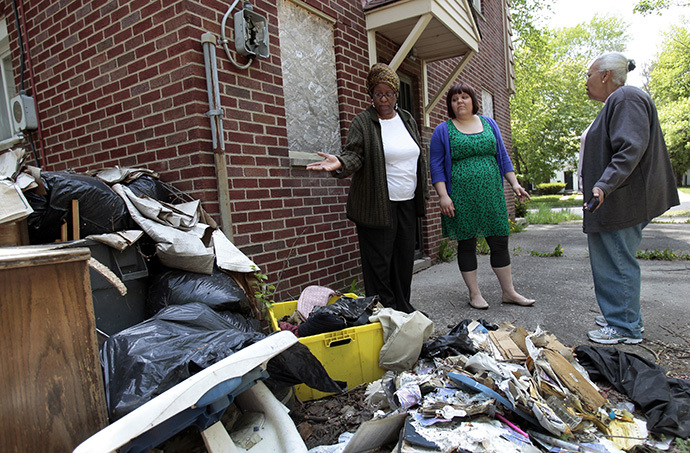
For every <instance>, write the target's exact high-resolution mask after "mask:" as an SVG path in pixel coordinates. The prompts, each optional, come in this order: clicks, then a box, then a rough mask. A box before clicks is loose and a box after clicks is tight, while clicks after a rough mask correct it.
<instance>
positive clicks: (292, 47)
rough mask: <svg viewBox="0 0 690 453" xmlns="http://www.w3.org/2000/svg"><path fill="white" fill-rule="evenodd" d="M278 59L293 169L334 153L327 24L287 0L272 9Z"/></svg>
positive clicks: (336, 136) (336, 139)
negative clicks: (321, 154) (276, 24)
mask: <svg viewBox="0 0 690 453" xmlns="http://www.w3.org/2000/svg"><path fill="white" fill-rule="evenodd" d="M278 5H279V8H278V20H279V29H280V32H279V35H280V54H281V64H282V70H283V91H284V94H285V112H286V120H287V135H288V149H289V152H290V158H291V163H292V164H293V165H304V164H306V163H307V162H313V161H314V160H315V159H318V156H316V155H315V153H317V152H319V151H321V152H326V153H330V154H333V153H337V152H338V151H339V149H340V130H339V122H338V87H337V84H336V70H335V52H334V38H333V22H331V21H329V20H327V18H324V17H320V16H319V15H317V14H315V13H313V12H311V11H308V10H307V9H305V8H302V7H301V6H299V5H298V4H295V3H293V2H291V1H288V0H282V1H279V3H278Z"/></svg>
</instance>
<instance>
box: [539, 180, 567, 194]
mask: <svg viewBox="0 0 690 453" xmlns="http://www.w3.org/2000/svg"><path fill="white" fill-rule="evenodd" d="M563 189H565V183H564V182H543V183H541V184H537V190H539V191H540V192H542V193H545V194H547V195H553V194H557V193H559V192H561V191H562V190H563Z"/></svg>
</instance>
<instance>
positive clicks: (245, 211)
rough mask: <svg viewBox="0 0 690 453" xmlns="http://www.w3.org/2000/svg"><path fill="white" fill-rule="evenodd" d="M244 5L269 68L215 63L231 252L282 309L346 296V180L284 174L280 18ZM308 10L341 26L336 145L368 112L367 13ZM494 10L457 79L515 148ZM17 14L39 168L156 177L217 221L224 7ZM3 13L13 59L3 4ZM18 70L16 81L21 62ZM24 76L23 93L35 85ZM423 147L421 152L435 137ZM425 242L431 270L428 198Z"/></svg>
mask: <svg viewBox="0 0 690 453" xmlns="http://www.w3.org/2000/svg"><path fill="white" fill-rule="evenodd" d="M252 3H253V5H254V9H255V11H257V12H259V13H260V14H262V15H265V16H267V18H268V21H269V32H270V53H271V56H270V57H269V58H267V59H257V60H256V61H255V62H254V63H253V64H252V65H251V66H249V68H248V69H238V68H237V67H235V66H234V65H233V64H232V63H231V62H230V61H229V60H228V58H227V57H226V55H225V52H224V51H223V49H222V48H221V47H219V48H218V50H217V52H218V67H219V81H220V85H221V92H222V96H221V103H222V106H223V108H224V120H223V127H224V131H225V143H226V163H227V171H228V175H229V189H230V193H229V194H230V200H231V206H230V208H231V212H232V224H233V240H234V243H235V244H236V245H237V246H238V247H239V248H240V249H241V250H242V251H243V252H244V253H245V254H247V256H249V257H250V258H251V259H252V260H254V262H256V263H257V264H258V265H259V266H261V268H262V270H263V272H264V273H267V274H268V276H269V280H270V281H271V282H272V283H274V284H275V285H276V286H277V294H276V300H285V299H291V298H296V297H298V295H299V293H300V292H301V290H302V289H303V288H304V287H305V286H307V285H310V284H318V285H325V286H329V287H331V288H334V289H341V290H346V289H349V286H350V284H351V282H352V281H353V280H358V281H359V284H360V286H361V285H362V283H361V273H360V271H359V251H358V246H357V238H356V233H355V229H354V225H353V224H352V222H350V221H349V220H347V219H346V217H345V201H346V198H347V192H348V186H349V180H344V181H343V180H336V179H333V178H331V177H329V176H328V175H323V174H314V173H309V172H307V171H306V170H305V169H304V168H299V167H291V166H290V162H289V156H288V150H287V131H286V121H285V107H284V99H283V90H282V77H281V64H280V42H279V39H278V19H277V5H276V2H275V0H256V1H253V2H252ZM307 3H308V4H310V5H311V6H313V7H314V8H316V9H318V10H320V11H322V12H324V13H325V14H328V15H329V16H331V17H333V18H334V19H336V23H335V26H334V27H335V54H336V71H337V78H338V102H339V106H340V125H341V130H342V137H343V140H344V138H345V136H346V134H347V129H348V126H349V124H350V121H351V120H352V118H353V117H354V115H356V114H357V113H359V112H360V111H362V110H363V109H364V108H366V106H368V105H369V103H370V100H369V99H368V96H367V95H366V94H365V91H364V85H365V84H364V81H365V78H366V74H367V70H368V57H367V36H366V31H365V28H364V27H365V21H364V14H363V12H362V9H361V2H360V0H338V1H335V0H318V1H317V0H308V1H307ZM501 3H502V0H485V1H483V2H482V4H483V8H484V9H485V11H484V12H483V15H484V18H485V19H486V21H484V20H483V19H481V18H480V19H479V27H480V29H481V33H482V36H483V41H482V44H481V48H480V53H479V54H478V55H476V56H475V57H474V58H473V60H472V62H471V63H470V67H469V68H468V69H466V71H465V73H464V74H462V78H463V79H465V80H468V81H470V82H472V83H474V84H475V86H478V87H487V88H488V89H489V90H490V91H491V92H492V93H493V94H494V109H495V115H496V119H497V120H498V123H499V125H500V127H501V130H502V132H503V134H504V139H505V141H506V145H507V146H508V147H509V148H510V129H509V115H508V93H507V91H506V90H505V82H504V81H503V77H504V74H505V70H504V68H503V50H502V46H503V37H502V24H501V22H500V17H501V16H500V7H501V5H500V4H501ZM23 7H24V16H25V18H26V25H27V31H28V37H29V40H28V47H29V50H30V57H31V59H30V64H31V67H32V69H33V77H34V80H35V82H36V86H35V93H34V92H30V93H29V94H31V95H33V96H35V98H36V99H37V101H38V108H39V115H40V121H41V128H42V145H43V147H44V150H45V155H46V162H45V165H44V169H45V170H63V169H74V170H76V171H85V170H91V169H96V168H101V167H111V166H114V165H120V166H130V167H147V168H151V169H153V170H155V171H158V172H159V173H160V175H161V179H162V180H164V181H166V182H169V183H172V184H173V185H174V186H176V187H177V188H179V189H181V190H183V191H185V192H187V193H189V194H190V195H191V196H193V197H194V198H197V199H200V200H201V201H202V204H203V207H204V208H205V209H206V211H208V212H209V213H211V214H212V215H213V216H214V217H215V218H216V220H219V218H218V212H219V205H218V195H217V186H216V179H215V167H214V159H213V150H212V144H211V133H210V125H209V120H208V118H207V117H206V116H205V115H204V113H205V112H206V111H207V110H208V108H209V107H208V100H207V99H208V98H207V93H206V80H205V70H204V63H203V53H202V46H201V43H200V37H201V34H202V33H204V32H206V31H210V32H212V33H214V34H216V35H219V34H220V22H221V19H222V17H223V15H224V14H225V12H226V10H227V8H228V4H227V3H226V2H218V1H213V0H198V1H175V2H171V1H166V2H164V1H143V0H139V1H136V0H135V1H124V0H115V1H110V2H107V1H104V0H94V1H88V0H81V1H62V2H54V1H50V0H25V1H24V2H23ZM235 11H237V8H236V9H235V10H234V11H233V12H235ZM4 12H5V17H6V21H7V25H8V29H9V31H10V37H11V39H12V41H13V48H14V49H17V33H16V28H15V25H14V16H13V10H12V5H11V3H6V4H5V11H4ZM228 22H229V23H231V22H232V18H230V20H229V21H228ZM228 33H231V32H230V31H229V32H228ZM230 47H231V48H232V50H233V52H232V54H233V57H234V58H235V59H236V60H238V62H240V63H244V62H245V61H246V60H244V59H243V57H241V56H237V55H236V54H235V53H234V48H233V46H232V44H231V45H230ZM395 50H396V49H395V45H394V44H393V43H391V42H389V41H387V40H385V39H380V40H379V52H380V57H381V59H382V60H386V59H390V58H391V57H392V55H393V54H394V52H395ZM13 58H14V62H15V67H16V68H17V70H16V79H17V81H18V80H19V75H18V71H19V70H18V68H19V53H18V51H17V52H13ZM451 68H452V62H443V63H438V64H434V65H433V66H432V68H430V74H431V75H434V74H438V75H442V74H444V73H445V74H447V73H448V71H450V70H451ZM400 71H401V72H403V73H405V74H407V75H409V76H410V77H412V78H413V80H414V83H413V85H414V88H415V89H416V90H417V93H418V95H419V96H418V99H420V104H419V109H418V111H421V99H422V96H421V93H420V92H419V90H420V89H421V87H420V83H419V82H420V67H419V64H418V63H412V62H410V61H409V60H406V61H405V63H404V64H403V65H402V67H401V69H400ZM25 76H26V78H27V80H28V77H29V73H28V72H27V73H26V74H25ZM444 79H445V77H444ZM433 88H435V86H434V85H433V84H432V89H433ZM30 91H32V90H30ZM432 94H433V93H432ZM444 112H445V101H443V102H442V103H441V104H439V106H438V107H437V108H436V110H435V111H434V116H433V119H432V124H433V125H435V124H437V123H438V122H440V121H442V120H443V119H445V113H444ZM419 121H420V125H421V118H419ZM423 134H424V137H425V138H426V140H427V142H428V139H429V137H430V135H431V129H427V130H423ZM427 152H428V150H427ZM432 193H433V189H432ZM424 230H425V253H426V254H427V255H429V256H430V257H431V258H432V259H435V258H436V256H437V254H438V242H439V241H440V221H439V210H438V206H437V202H436V198H435V197H432V200H431V202H430V204H429V212H428V215H427V219H426V220H425V221H424Z"/></svg>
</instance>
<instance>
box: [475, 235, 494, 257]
mask: <svg viewBox="0 0 690 453" xmlns="http://www.w3.org/2000/svg"><path fill="white" fill-rule="evenodd" d="M489 253H491V248H489V244H488V243H487V242H486V239H485V238H477V255H488V254H489Z"/></svg>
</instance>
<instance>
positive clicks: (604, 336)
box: [587, 327, 642, 344]
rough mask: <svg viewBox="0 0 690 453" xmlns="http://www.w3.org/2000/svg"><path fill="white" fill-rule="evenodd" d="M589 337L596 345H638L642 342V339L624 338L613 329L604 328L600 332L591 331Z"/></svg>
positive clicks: (588, 333)
mask: <svg viewBox="0 0 690 453" xmlns="http://www.w3.org/2000/svg"><path fill="white" fill-rule="evenodd" d="M587 336H588V337H589V339H590V340H592V341H593V342H595V343H601V344H618V343H625V344H637V343H641V342H642V338H632V337H624V336H623V335H621V334H620V333H618V331H617V330H616V329H614V328H613V327H602V328H601V329H599V330H590V331H589V332H587Z"/></svg>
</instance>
